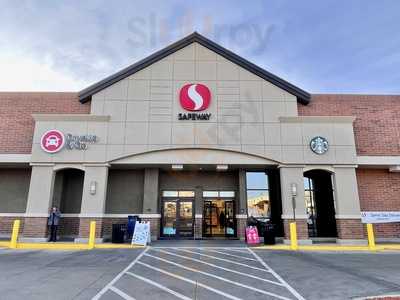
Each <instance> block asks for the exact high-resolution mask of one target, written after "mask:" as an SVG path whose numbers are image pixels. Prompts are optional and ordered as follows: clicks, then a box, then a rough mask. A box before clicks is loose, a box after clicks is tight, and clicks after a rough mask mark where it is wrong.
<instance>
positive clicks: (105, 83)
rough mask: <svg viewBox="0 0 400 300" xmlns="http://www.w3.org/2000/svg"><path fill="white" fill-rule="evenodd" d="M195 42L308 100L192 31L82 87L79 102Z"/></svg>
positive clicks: (304, 94) (307, 98)
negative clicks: (111, 73)
mask: <svg viewBox="0 0 400 300" xmlns="http://www.w3.org/2000/svg"><path fill="white" fill-rule="evenodd" d="M194 42H197V43H199V44H200V45H202V46H204V47H206V48H208V49H210V50H211V51H214V52H216V53H217V54H219V55H221V56H222V57H224V58H226V59H228V60H230V61H231V62H233V63H235V64H237V65H239V66H241V67H242V68H244V69H246V70H247V71H249V72H251V73H253V74H255V75H257V76H259V77H261V78H263V79H265V80H267V81H269V82H270V83H272V84H274V85H276V86H278V87H280V88H281V89H283V90H285V91H287V92H288V93H290V94H292V95H294V96H296V97H297V101H299V102H300V103H302V104H308V103H309V101H310V97H311V96H310V94H309V93H307V92H306V91H304V90H302V89H300V88H298V87H297V86H295V85H293V84H291V83H289V82H287V81H286V80H283V79H282V78H279V77H278V76H276V75H274V74H272V73H270V72H268V71H266V70H264V69H262V68H260V67H259V66H257V65H255V64H253V63H251V62H249V61H248V60H246V59H244V58H242V57H240V56H239V55H237V54H235V53H233V52H232V51H230V50H228V49H226V48H224V47H222V46H220V45H218V44H217V43H214V42H213V41H211V40H209V39H207V38H206V37H204V36H202V35H201V34H199V33H197V32H193V33H192V34H190V35H188V36H186V37H185V38H183V39H181V40H179V41H177V42H175V43H173V44H171V45H169V46H167V47H165V48H164V49H161V50H159V51H157V52H155V53H153V54H151V55H150V56H148V57H146V58H144V59H142V60H140V61H138V62H136V63H134V64H133V65H130V66H129V67H126V68H125V69H122V70H121V71H119V72H117V73H115V74H113V75H111V76H109V77H107V78H105V79H103V80H101V81H99V82H97V83H95V84H93V85H91V86H89V87H87V88H85V89H83V90H82V91H80V92H79V101H80V102H81V103H85V102H87V101H90V100H91V97H92V95H93V94H95V93H97V92H99V91H101V90H103V89H105V88H107V87H109V86H110V85H112V84H114V83H116V82H118V81H120V80H122V79H124V78H126V77H128V76H130V75H132V74H134V73H136V72H138V71H140V70H142V69H144V68H146V67H148V66H150V65H151V64H153V63H155V62H157V61H159V60H161V59H163V58H164V57H166V56H168V55H171V54H172V53H174V52H176V51H178V50H180V49H182V48H184V47H186V46H188V45H190V44H192V43H194Z"/></svg>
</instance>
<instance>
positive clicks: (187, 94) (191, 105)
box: [178, 83, 211, 121]
mask: <svg viewBox="0 0 400 300" xmlns="http://www.w3.org/2000/svg"><path fill="white" fill-rule="evenodd" d="M179 102H180V104H181V106H182V108H183V109H185V110H188V111H191V112H192V113H179V114H178V120H193V121H194V120H209V119H210V117H211V113H197V112H198V111H203V110H205V109H207V108H208V107H209V106H210V102H211V92H210V89H209V88H208V87H207V86H205V85H204V84H201V83H189V84H185V85H184V86H183V87H182V88H181V90H180V92H179Z"/></svg>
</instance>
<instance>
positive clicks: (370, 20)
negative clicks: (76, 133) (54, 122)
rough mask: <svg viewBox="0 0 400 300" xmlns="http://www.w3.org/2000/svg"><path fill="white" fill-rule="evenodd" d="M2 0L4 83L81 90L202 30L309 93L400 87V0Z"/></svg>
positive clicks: (6, 87) (399, 90)
mask: <svg viewBox="0 0 400 300" xmlns="http://www.w3.org/2000/svg"><path fill="white" fill-rule="evenodd" d="M0 3H1V8H2V9H1V10H0V91H80V90H81V89H83V88H85V87H87V86H89V85H90V84H92V83H95V82H97V81H99V80H101V79H103V78H105V77H107V76H109V75H111V74H113V73H115V72H117V71H119V70H120V69H122V68H124V67H126V66H128V65H130V64H133V63H135V62H136V61H137V60H140V59H142V58H144V57H146V56H148V55H150V54H151V53H153V52H155V51H156V50H159V49H162V48H163V47H165V46H167V45H168V44H170V43H172V42H174V41H176V40H178V39H180V38H182V37H184V36H186V35H188V34H190V33H191V32H193V31H198V32H199V33H201V34H203V35H205V36H206V37H208V38H210V39H212V40H214V41H215V42H217V43H219V44H220V45H222V46H223V47H226V48H228V49H230V50H231V51H233V52H235V53H237V54H238V55H240V56H242V57H244V58H246V59H247V60H249V61H251V62H253V63H255V64H257V65H259V66H260V67H262V68H264V69H266V70H267V71H269V72H271V73H273V74H275V75H277V76H279V77H281V78H283V79H285V80H287V81H289V82H291V83H292V84H295V85H297V86H298V87H300V88H302V89H304V90H306V91H308V92H310V93H360V94H400V71H399V70H400V17H399V16H400V0H380V1H373V0H346V1H344V0H336V1H331V0H324V1H320V0H319V1H314V0H309V1H308V0H305V1H290V0H276V1H275V0H274V1H272V0H271V1H269V0H262V1H256V0H252V1H243V0H242V1H234V0H232V1H224V0H219V1H216V0H212V1H206V0H203V1H174V0H169V1H166V0H164V1H150V0H148V1H132V0H130V1H117V0H115V1H91V0H89V1H74V0H70V1H51V0H49V1H46V0H41V1H39V0H36V1H24V0H20V1H14V0H12V1H11V0H10V1H8V0H0Z"/></svg>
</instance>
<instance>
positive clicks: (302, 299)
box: [248, 248, 305, 300]
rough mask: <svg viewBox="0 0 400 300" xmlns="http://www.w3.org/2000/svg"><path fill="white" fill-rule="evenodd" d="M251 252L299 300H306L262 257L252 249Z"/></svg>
mask: <svg viewBox="0 0 400 300" xmlns="http://www.w3.org/2000/svg"><path fill="white" fill-rule="evenodd" d="M248 250H249V251H250V253H251V254H253V255H254V257H255V258H257V260H258V261H259V262H260V263H261V264H262V265H263V266H264V267H265V268H266V269H267V270H269V271H270V272H271V274H273V275H274V276H275V277H276V279H278V280H279V281H280V282H281V283H282V284H284V285H285V287H286V288H287V289H288V290H289V291H290V292H291V293H292V294H293V295H294V296H295V297H296V298H297V299H299V300H305V299H304V298H303V296H301V295H300V294H299V293H298V292H297V291H296V290H295V289H294V288H292V287H291V286H290V285H289V284H288V283H287V282H286V281H285V280H283V278H282V277H281V276H279V275H278V274H277V273H276V272H275V271H274V270H273V269H272V268H271V267H270V266H268V265H267V264H266V262H265V261H263V260H262V259H261V257H259V256H258V255H257V254H256V253H255V252H254V251H253V250H251V249H250V248H249V249H248Z"/></svg>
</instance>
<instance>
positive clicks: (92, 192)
mask: <svg viewBox="0 0 400 300" xmlns="http://www.w3.org/2000/svg"><path fill="white" fill-rule="evenodd" d="M96 189H97V182H96V181H91V182H90V187H89V192H90V195H95V194H96Z"/></svg>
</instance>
